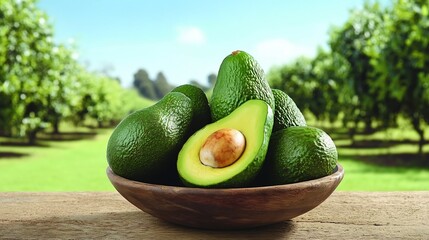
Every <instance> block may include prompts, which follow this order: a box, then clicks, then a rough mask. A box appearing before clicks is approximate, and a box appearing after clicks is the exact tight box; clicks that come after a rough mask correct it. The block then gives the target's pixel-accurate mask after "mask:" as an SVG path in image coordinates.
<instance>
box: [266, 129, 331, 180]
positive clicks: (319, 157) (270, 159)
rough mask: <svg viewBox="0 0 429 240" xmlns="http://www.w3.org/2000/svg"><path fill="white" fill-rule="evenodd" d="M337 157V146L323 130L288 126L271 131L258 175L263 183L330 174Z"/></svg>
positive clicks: (306, 178)
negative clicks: (264, 158)
mask: <svg viewBox="0 0 429 240" xmlns="http://www.w3.org/2000/svg"><path fill="white" fill-rule="evenodd" d="M337 160H338V153H337V148H336V147H335V144H334V142H333V141H332V139H331V137H329V135H328V134H327V133H325V132H324V131H323V130H321V129H319V128H315V127H309V126H293V127H288V128H285V129H282V130H279V131H277V132H274V133H273V134H272V136H271V140H270V146H269V149H268V153H267V159H266V160H265V166H264V169H263V171H262V173H261V177H262V178H264V180H265V182H266V184H267V185H276V184H286V183H295V182H301V181H306V180H311V179H316V178H320V177H324V176H327V175H329V174H332V172H333V171H334V169H335V167H336V165H337Z"/></svg>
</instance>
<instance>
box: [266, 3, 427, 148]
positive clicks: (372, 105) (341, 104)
mask: <svg viewBox="0 0 429 240" xmlns="http://www.w3.org/2000/svg"><path fill="white" fill-rule="evenodd" d="M428 6H429V1H428V0H396V1H395V2H393V5H391V6H388V7H381V5H379V4H378V3H377V2H375V3H370V2H366V3H365V4H364V6H363V8H362V9H358V10H354V11H352V12H351V14H350V17H349V19H348V20H347V21H346V22H345V23H344V24H343V25H342V26H340V27H336V28H334V29H333V30H332V31H331V35H330V39H329V47H330V49H329V50H319V52H318V53H317V55H316V56H315V57H314V58H313V59H308V58H302V57H301V58H298V59H296V60H295V61H294V62H292V63H289V64H286V65H284V66H281V67H279V68H275V69H272V70H271V71H270V72H269V74H268V80H269V82H270V84H271V86H272V87H273V88H279V89H281V90H283V91H285V92H286V93H288V94H289V95H290V96H291V97H292V98H293V99H294V100H295V101H296V102H297V105H298V106H299V107H300V108H303V109H306V110H309V111H310V112H311V113H313V115H314V116H316V118H318V119H325V118H327V117H328V118H329V120H330V121H334V120H335V119H336V118H337V117H338V116H340V115H341V116H342V121H343V124H344V126H345V127H347V128H348V129H349V134H350V136H351V137H352V139H353V136H354V134H356V131H357V129H358V126H359V125H360V124H364V125H365V132H367V133H369V132H371V131H372V130H374V126H375V127H377V128H376V129H375V130H379V129H386V128H388V127H390V126H395V125H396V124H397V119H398V116H404V117H406V118H408V119H409V120H410V122H411V123H412V125H413V126H414V129H415V131H416V132H417V133H418V134H419V136H420V141H419V145H420V148H419V149H420V150H419V152H421V151H422V150H421V149H422V146H423V144H424V143H425V140H424V128H423V127H424V125H425V124H427V123H428V122H429V110H428V109H429V97H428V96H429V92H428V91H429V54H428V53H429V31H428V29H429V10H428V8H429V7H428Z"/></svg>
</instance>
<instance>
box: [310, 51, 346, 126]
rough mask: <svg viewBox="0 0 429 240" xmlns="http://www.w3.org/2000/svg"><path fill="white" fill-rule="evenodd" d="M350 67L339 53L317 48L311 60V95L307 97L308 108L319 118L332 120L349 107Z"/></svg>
mask: <svg viewBox="0 0 429 240" xmlns="http://www.w3.org/2000/svg"><path fill="white" fill-rule="evenodd" d="M349 71H350V67H349V64H348V62H347V61H346V60H345V59H344V58H343V57H342V56H340V55H339V54H337V53H332V52H329V51H325V50H323V49H319V51H318V53H317V55H316V57H315V58H314V59H313V61H312V70H311V81H313V82H314V83H313V89H312V97H311V99H308V100H307V101H308V105H309V110H310V111H311V113H313V115H314V116H315V117H316V118H317V119H320V120H325V119H328V120H329V121H330V122H333V121H335V120H337V119H338V117H339V114H340V112H341V111H343V110H344V109H347V108H348V107H349V105H348V104H349V103H350V101H349V100H348V99H346V100H345V99H344V97H346V96H347V94H348V92H347V88H348V86H347V77H348V76H349Z"/></svg>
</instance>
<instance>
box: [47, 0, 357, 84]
mask: <svg viewBox="0 0 429 240" xmlns="http://www.w3.org/2000/svg"><path fill="white" fill-rule="evenodd" d="M363 3H364V0H347V1H340V0H337V1H334V0H324V1H316V0H313V1H312V0H299V1H298V0H295V1H286V0H273V1H251V0H247V1H244V0H235V1H231V0H229V1H227V0H218V1H196V0H194V1H191V0H182V1H178V0H170V1H169V0H158V1H156V0H146V1H139V0H122V1H120V0H92V1H84V0H39V3H38V6H39V7H40V8H41V9H42V10H44V11H45V12H47V14H48V15H49V16H50V21H51V23H52V24H53V25H54V28H55V34H56V35H55V40H56V42H58V43H67V42H69V41H70V40H71V39H73V40H74V41H75V42H76V44H77V46H78V51H79V60H80V61H81V62H82V63H84V64H85V65H88V66H89V68H90V69H92V70H100V69H103V68H106V67H109V68H111V69H113V71H112V72H111V74H113V75H114V76H119V77H120V78H121V81H122V84H123V85H124V86H130V85H131V84H132V80H133V74H134V73H135V72H136V71H137V70H138V69H139V68H143V69H146V70H147V71H148V72H149V75H150V76H151V77H152V78H154V77H155V76H156V74H157V73H158V72H159V71H162V72H163V73H164V75H165V76H166V77H167V80H168V81H169V82H171V83H173V84H175V85H179V84H184V83H187V82H189V81H190V80H192V79H194V80H198V81H199V82H200V83H202V84H205V83H206V81H207V76H208V74H210V73H217V71H218V68H219V65H220V63H221V62H222V60H223V58H224V57H226V56H227V55H228V54H229V53H230V52H232V51H234V50H237V49H240V50H244V51H246V52H248V53H250V54H251V55H253V56H254V57H255V58H256V60H257V61H258V62H259V63H260V64H261V66H262V67H263V68H264V70H265V71H266V72H267V71H268V70H269V69H270V68H271V67H272V66H274V65H280V64H284V63H287V62H289V61H291V60H292V59H294V58H296V57H297V56H301V55H306V56H313V55H314V53H315V52H316V49H317V47H318V46H324V45H325V44H326V42H327V39H328V30H329V28H330V26H332V25H337V26H338V25H341V24H342V23H344V22H345V21H346V19H347V17H348V15H349V10H350V9H352V8H355V7H361V6H362V5H363Z"/></svg>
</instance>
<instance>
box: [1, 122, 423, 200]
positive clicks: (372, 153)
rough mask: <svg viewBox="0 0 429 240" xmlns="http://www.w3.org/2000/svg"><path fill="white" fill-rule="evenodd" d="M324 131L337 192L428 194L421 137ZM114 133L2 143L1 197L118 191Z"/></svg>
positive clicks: (79, 132) (71, 133)
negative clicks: (338, 170)
mask: <svg viewBox="0 0 429 240" xmlns="http://www.w3.org/2000/svg"><path fill="white" fill-rule="evenodd" d="M324 129H325V130H326V131H327V132H328V133H329V134H330V135H331V136H332V137H333V139H334V140H335V143H336V144H337V147H338V151H339V156H340V158H339V162H340V163H341V164H342V165H343V167H344V169H345V177H344V180H343V181H342V183H341V184H340V186H339V188H338V190H345V191H407V190H429V168H428V165H427V162H428V157H427V156H428V153H429V145H426V146H425V148H424V152H425V154H426V155H425V159H423V160H421V159H420V158H419V157H418V155H416V154H415V153H416V152H417V135H416V134H415V133H414V132H413V131H412V130H410V129H409V128H398V129H389V130H387V131H384V132H379V133H375V134H371V135H358V136H357V137H356V141H355V142H354V143H352V142H351V141H350V140H349V139H347V138H346V134H345V133H344V132H343V131H339V130H337V129H338V128H333V129H330V128H328V127H325V128H324ZM111 132H112V130H111V129H101V130H89V129H86V128H80V129H68V130H67V131H65V132H64V133H62V134H61V135H50V134H45V135H41V136H39V138H40V139H41V140H39V142H38V145H37V146H26V145H25V144H24V143H23V142H22V141H21V140H17V139H8V138H0V169H1V172H0V191H113V190H114V189H113V187H112V186H111V184H110V182H109V181H108V179H107V177H106V174H105V169H106V167H107V161H106V158H105V151H106V145H107V141H108V138H109V136H110V134H111ZM386 140H387V141H386ZM425 162H426V164H425Z"/></svg>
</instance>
